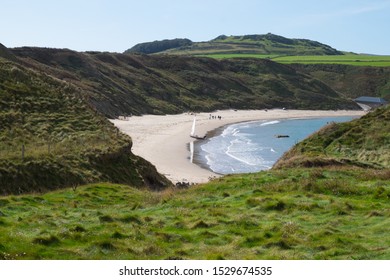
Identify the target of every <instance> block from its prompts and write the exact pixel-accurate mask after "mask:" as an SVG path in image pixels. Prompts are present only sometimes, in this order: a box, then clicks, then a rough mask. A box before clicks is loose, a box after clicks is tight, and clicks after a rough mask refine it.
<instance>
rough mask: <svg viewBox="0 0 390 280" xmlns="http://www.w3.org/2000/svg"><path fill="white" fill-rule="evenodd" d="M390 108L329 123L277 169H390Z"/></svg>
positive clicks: (286, 157)
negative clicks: (351, 119)
mask: <svg viewBox="0 0 390 280" xmlns="http://www.w3.org/2000/svg"><path fill="white" fill-rule="evenodd" d="M389 151H390V106H387V107H382V108H379V109H377V110H375V111H373V112H371V113H370V114H367V115H365V116H363V117H362V118H360V119H357V120H354V121H352V122H348V123H342V124H330V125H328V126H326V127H325V128H323V129H322V130H321V131H319V132H318V133H315V134H313V135H312V136H310V137H308V138H307V139H305V140H303V141H302V142H300V143H298V144H297V145H295V146H294V147H293V148H292V149H291V150H290V151H288V152H287V153H286V154H285V155H284V156H283V157H282V158H281V159H280V160H279V161H278V162H277V164H276V165H275V167H276V168H278V167H279V168H280V167H283V168H285V167H291V166H302V165H303V166H312V165H313V166H321V165H328V164H329V165H340V164H350V165H368V166H375V167H381V168H389V167H390V153H389Z"/></svg>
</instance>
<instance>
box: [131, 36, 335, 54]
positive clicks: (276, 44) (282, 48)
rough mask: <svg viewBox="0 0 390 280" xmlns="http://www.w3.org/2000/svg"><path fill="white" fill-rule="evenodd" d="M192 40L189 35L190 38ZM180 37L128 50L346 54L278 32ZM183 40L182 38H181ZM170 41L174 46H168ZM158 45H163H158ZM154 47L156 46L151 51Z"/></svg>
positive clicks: (202, 52)
mask: <svg viewBox="0 0 390 280" xmlns="http://www.w3.org/2000/svg"><path fill="white" fill-rule="evenodd" d="M187 40H188V39H187ZM175 42H177V39H176V40H164V41H154V42H150V43H142V44H138V45H136V46H134V47H133V48H131V49H129V50H127V51H125V52H127V53H129V52H135V51H136V52H143V53H162V52H163V53H168V54H176V55H183V54H186V55H205V54H208V55H210V54H266V55H269V54H272V55H342V54H343V53H342V52H340V51H337V50H336V49H334V48H332V47H330V46H328V45H325V44H322V43H319V42H316V41H312V40H307V39H289V38H285V37H282V36H278V35H275V34H271V33H268V34H265V35H243V36H225V35H221V36H218V37H217V38H215V39H213V40H210V41H207V42H191V41H189V40H188V41H185V44H184V43H182V44H180V45H179V44H174V43H175ZM180 42H181V41H180ZM168 43H169V45H170V47H169V48H168ZM157 46H160V47H159V48H157ZM150 50H154V52H151V51H150Z"/></svg>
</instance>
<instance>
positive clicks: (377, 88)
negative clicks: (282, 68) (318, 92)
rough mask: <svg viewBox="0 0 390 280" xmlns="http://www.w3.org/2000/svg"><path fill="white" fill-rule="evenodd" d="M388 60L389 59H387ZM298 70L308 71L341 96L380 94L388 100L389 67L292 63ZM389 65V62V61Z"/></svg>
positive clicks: (389, 85)
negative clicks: (340, 93)
mask: <svg viewBox="0 0 390 280" xmlns="http://www.w3.org/2000/svg"><path fill="white" fill-rule="evenodd" d="M389 62H390V59H389ZM291 66H292V67H294V68H295V69H297V70H298V71H300V72H304V73H310V75H311V76H313V77H316V78H317V79H319V80H320V81H322V82H324V83H325V84H327V85H328V86H330V87H331V88H333V89H334V90H335V91H337V92H342V94H343V96H346V97H349V98H356V97H359V96H362V95H366V96H380V97H382V98H385V99H387V100H389V101H390V67H366V66H359V67H355V66H350V65H336V64H315V65H313V64H293V65H291ZM389 66H390V63H389Z"/></svg>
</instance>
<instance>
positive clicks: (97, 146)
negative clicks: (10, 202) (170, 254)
mask: <svg viewBox="0 0 390 280" xmlns="http://www.w3.org/2000/svg"><path fill="white" fill-rule="evenodd" d="M86 99H87V97H86V96H85V95H84V94H83V93H82V92H80V90H79V89H77V88H76V87H75V86H74V85H71V84H70V83H68V82H66V81H63V80H60V79H56V78H53V77H51V76H49V75H46V74H44V73H39V72H38V71H35V70H33V69H30V68H27V67H26V66H23V65H19V64H16V63H14V62H10V61H5V60H2V59H0V194H2V195H4V194H21V193H28V192H37V191H47V190H53V189H57V188H60V187H64V186H66V187H70V186H77V185H80V184H86V183H91V182H96V181H102V180H109V181H112V182H117V183H128V184H132V185H134V186H144V185H145V183H144V182H143V181H144V179H145V178H147V177H150V178H151V177H154V178H153V179H152V180H149V179H148V181H150V182H152V185H154V186H157V185H159V183H158V181H160V180H161V181H165V182H167V180H166V179H165V178H162V176H160V175H158V174H157V172H156V170H155V169H154V167H152V166H151V165H150V164H149V163H147V162H146V161H144V160H142V159H139V158H138V157H136V156H134V155H132V154H131V152H130V149H131V145H132V142H131V139H130V138H129V137H128V136H126V135H124V134H122V133H120V132H119V130H118V129H117V128H115V127H114V126H113V125H112V124H111V123H110V122H109V120H107V119H106V118H105V117H104V116H103V115H101V114H100V113H98V112H96V111H95V110H94V109H93V108H92V107H91V106H89V105H88V103H87V101H86ZM142 170H143V171H142ZM155 183H157V184H155Z"/></svg>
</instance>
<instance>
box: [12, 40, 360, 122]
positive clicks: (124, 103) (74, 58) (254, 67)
mask: <svg viewBox="0 0 390 280" xmlns="http://www.w3.org/2000/svg"><path fill="white" fill-rule="evenodd" d="M12 53H13V54H14V55H15V56H16V57H18V59H19V60H21V61H23V63H24V64H25V65H26V66H28V67H31V68H33V69H36V70H37V71H40V72H44V73H48V74H50V75H51V76H54V77H56V78H58V79H61V80H64V81H67V82H69V83H71V84H72V85H74V86H76V87H77V88H79V89H80V91H81V92H82V93H83V96H85V97H86V99H87V100H88V102H89V103H90V104H91V105H92V106H93V107H95V108H97V110H98V111H99V112H101V113H103V114H104V115H106V116H108V117H116V116H118V115H129V114H133V115H140V114H166V113H169V114H172V113H181V112H184V111H213V110H216V109H228V108H235V109H263V108H275V107H286V108H295V109H357V108H358V107H357V106H356V105H355V104H354V103H353V102H351V101H349V100H347V99H345V98H343V97H342V96H340V95H339V94H338V93H336V92H335V91H334V90H332V89H331V88H330V87H328V86H326V85H325V84H324V83H321V82H320V81H318V80H317V79H313V78H312V77H311V76H309V75H306V74H302V73H300V72H298V71H296V70H295V69H293V68H292V67H290V66H288V65H281V64H278V63H275V62H272V61H268V60H258V59H232V60H222V61H219V60H215V59H211V58H200V57H185V56H166V55H162V56H157V55H153V56H147V55H124V54H112V53H98V52H89V53H78V52H74V51H70V50H59V49H39V48H17V49H12Z"/></svg>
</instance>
